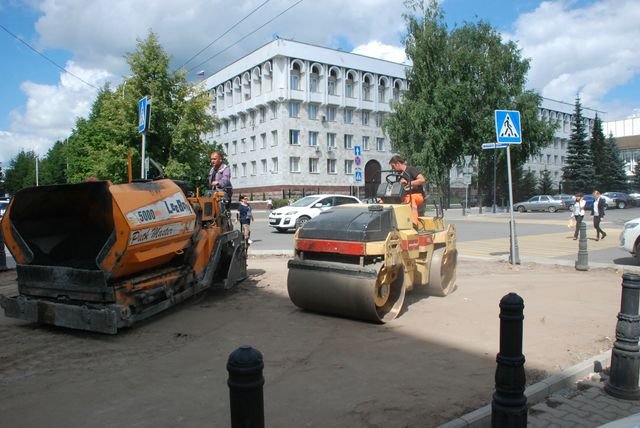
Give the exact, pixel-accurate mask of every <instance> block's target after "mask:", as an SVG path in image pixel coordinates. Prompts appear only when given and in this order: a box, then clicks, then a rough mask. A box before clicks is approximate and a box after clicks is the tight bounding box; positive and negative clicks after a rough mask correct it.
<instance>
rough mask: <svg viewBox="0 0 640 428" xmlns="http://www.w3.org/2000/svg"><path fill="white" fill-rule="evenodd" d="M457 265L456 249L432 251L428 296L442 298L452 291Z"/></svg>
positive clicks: (443, 248)
mask: <svg viewBox="0 0 640 428" xmlns="http://www.w3.org/2000/svg"><path fill="white" fill-rule="evenodd" d="M457 263H458V250H457V249H455V248H454V249H452V250H447V249H446V247H440V248H437V249H436V250H434V252H433V257H432V259H431V269H430V270H429V285H428V287H427V292H428V293H429V294H430V295H432V296H439V297H444V296H447V295H449V294H450V293H451V292H452V291H453V290H454V288H455V285H456V265H457Z"/></svg>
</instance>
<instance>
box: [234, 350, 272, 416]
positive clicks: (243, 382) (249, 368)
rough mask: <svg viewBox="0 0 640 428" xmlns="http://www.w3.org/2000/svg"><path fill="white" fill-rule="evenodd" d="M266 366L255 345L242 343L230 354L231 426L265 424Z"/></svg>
mask: <svg viewBox="0 0 640 428" xmlns="http://www.w3.org/2000/svg"><path fill="white" fill-rule="evenodd" d="M263 368H264V363H263V361H262V354H261V353H260V351H258V350H257V349H254V348H252V347H251V346H241V347H239V348H238V349H236V350H235V351H233V352H232V353H231V354H230V355H229V360H228V362H227V371H228V372H229V380H228V381H227V385H229V403H230V405H231V428H264V399H263V395H262V386H263V385H264V377H263V376H262V369H263Z"/></svg>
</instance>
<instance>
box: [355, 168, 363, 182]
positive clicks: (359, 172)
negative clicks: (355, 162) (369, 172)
mask: <svg viewBox="0 0 640 428" xmlns="http://www.w3.org/2000/svg"><path fill="white" fill-rule="evenodd" d="M355 178H356V183H360V182H361V181H362V170H361V169H360V168H358V169H356V174H355Z"/></svg>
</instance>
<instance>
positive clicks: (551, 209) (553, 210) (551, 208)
mask: <svg viewBox="0 0 640 428" xmlns="http://www.w3.org/2000/svg"><path fill="white" fill-rule="evenodd" d="M556 211H558V209H557V208H556V207H549V212H550V213H554V212H556Z"/></svg>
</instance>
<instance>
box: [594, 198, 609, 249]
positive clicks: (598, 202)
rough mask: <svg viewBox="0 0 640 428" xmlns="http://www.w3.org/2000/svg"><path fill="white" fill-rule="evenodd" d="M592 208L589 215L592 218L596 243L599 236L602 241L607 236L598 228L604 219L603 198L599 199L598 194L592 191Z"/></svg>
mask: <svg viewBox="0 0 640 428" xmlns="http://www.w3.org/2000/svg"><path fill="white" fill-rule="evenodd" d="M593 199H594V201H593V206H592V207H591V215H592V216H593V227H594V229H595V230H596V241H599V240H600V235H602V239H604V238H606V237H607V234H606V233H604V230H602V229H601V228H600V222H601V221H602V219H603V218H604V211H605V209H606V208H605V207H606V204H605V202H604V198H601V197H600V192H598V191H597V190H594V191H593Z"/></svg>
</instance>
